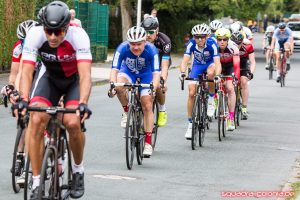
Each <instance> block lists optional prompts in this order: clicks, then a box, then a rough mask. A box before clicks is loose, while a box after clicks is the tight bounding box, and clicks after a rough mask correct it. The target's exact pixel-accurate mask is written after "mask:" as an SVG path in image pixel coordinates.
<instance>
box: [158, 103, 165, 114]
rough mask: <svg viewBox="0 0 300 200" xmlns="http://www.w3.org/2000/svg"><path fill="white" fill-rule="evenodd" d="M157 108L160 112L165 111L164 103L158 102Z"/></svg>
mask: <svg viewBox="0 0 300 200" xmlns="http://www.w3.org/2000/svg"><path fill="white" fill-rule="evenodd" d="M158 110H159V111H160V112H166V105H165V104H163V105H160V104H158Z"/></svg>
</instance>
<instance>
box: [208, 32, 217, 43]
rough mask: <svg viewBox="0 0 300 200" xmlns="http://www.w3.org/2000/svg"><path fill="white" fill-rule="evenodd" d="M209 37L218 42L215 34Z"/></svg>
mask: <svg viewBox="0 0 300 200" xmlns="http://www.w3.org/2000/svg"><path fill="white" fill-rule="evenodd" d="M209 38H210V39H212V40H214V41H215V43H217V38H216V36H215V34H211V35H210V36H209Z"/></svg>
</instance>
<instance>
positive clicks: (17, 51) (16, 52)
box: [11, 40, 22, 62]
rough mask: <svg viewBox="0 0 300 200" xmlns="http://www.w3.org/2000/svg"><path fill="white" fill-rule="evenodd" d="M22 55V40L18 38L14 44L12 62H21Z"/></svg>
mask: <svg viewBox="0 0 300 200" xmlns="http://www.w3.org/2000/svg"><path fill="white" fill-rule="evenodd" d="M21 57H22V40H18V41H17V42H16V43H15V44H14V49H13V53H12V58H11V61H12V62H20V61H21Z"/></svg>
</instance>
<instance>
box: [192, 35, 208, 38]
mask: <svg viewBox="0 0 300 200" xmlns="http://www.w3.org/2000/svg"><path fill="white" fill-rule="evenodd" d="M194 38H195V39H200V38H201V39H204V38H206V35H194Z"/></svg>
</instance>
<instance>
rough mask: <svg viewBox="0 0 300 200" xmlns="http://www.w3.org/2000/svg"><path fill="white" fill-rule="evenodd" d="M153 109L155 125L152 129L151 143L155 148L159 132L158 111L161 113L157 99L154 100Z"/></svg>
mask: <svg viewBox="0 0 300 200" xmlns="http://www.w3.org/2000/svg"><path fill="white" fill-rule="evenodd" d="M152 109H153V114H154V115H153V116H154V126H153V130H152V140H151V145H152V148H153V150H154V148H155V144H156V140H157V133H158V113H159V108H158V102H157V101H156V100H154V102H153V107H152Z"/></svg>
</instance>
